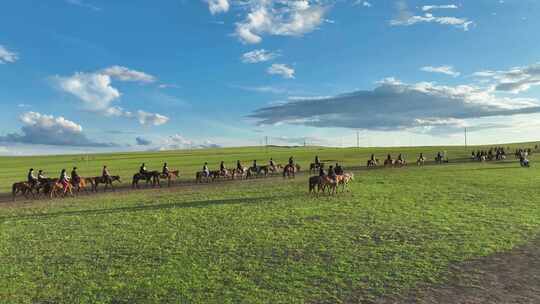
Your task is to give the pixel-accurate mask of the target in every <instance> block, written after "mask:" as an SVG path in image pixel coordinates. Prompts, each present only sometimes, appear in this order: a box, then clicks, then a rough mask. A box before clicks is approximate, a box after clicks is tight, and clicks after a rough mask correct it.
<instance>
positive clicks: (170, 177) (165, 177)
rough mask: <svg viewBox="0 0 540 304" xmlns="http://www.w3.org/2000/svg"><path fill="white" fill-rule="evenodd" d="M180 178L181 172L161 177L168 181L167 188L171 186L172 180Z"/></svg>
mask: <svg viewBox="0 0 540 304" xmlns="http://www.w3.org/2000/svg"><path fill="white" fill-rule="evenodd" d="M179 176H180V171H178V170H174V171H169V173H168V174H163V173H162V174H161V175H160V177H161V178H163V179H166V180H167V187H170V186H171V182H172V179H173V178H174V180H176V179H177V178H178V177H179Z"/></svg>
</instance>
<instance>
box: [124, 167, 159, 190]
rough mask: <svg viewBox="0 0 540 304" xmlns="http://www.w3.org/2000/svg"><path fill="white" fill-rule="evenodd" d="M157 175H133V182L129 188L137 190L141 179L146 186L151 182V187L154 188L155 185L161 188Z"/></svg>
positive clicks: (157, 173)
mask: <svg viewBox="0 0 540 304" xmlns="http://www.w3.org/2000/svg"><path fill="white" fill-rule="evenodd" d="M159 175H160V173H159V172H158V171H148V172H146V173H144V174H141V173H135V175H133V181H132V183H131V187H132V188H137V189H138V188H139V181H140V180H143V179H144V180H146V185H147V186H148V184H149V183H150V182H152V187H155V186H156V185H159V186H160V187H161V184H160V182H159Z"/></svg>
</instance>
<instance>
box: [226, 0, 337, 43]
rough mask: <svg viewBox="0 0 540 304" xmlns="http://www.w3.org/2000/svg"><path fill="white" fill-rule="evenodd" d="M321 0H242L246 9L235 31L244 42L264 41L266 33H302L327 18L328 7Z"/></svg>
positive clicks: (295, 34)
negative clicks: (263, 37)
mask: <svg viewBox="0 0 540 304" xmlns="http://www.w3.org/2000/svg"><path fill="white" fill-rule="evenodd" d="M321 3H322V1H320V0H298V1H283V0H251V1H243V2H241V1H239V6H240V8H241V9H242V10H243V11H245V12H246V15H245V17H244V20H242V21H240V22H237V23H236V30H235V34H236V36H237V37H238V38H239V39H240V41H242V42H244V43H251V44H254V43H260V42H261V41H262V36H263V35H276V36H302V35H304V34H306V33H309V32H312V31H313V30H315V29H316V28H317V27H318V26H319V25H320V24H321V23H323V22H324V20H325V19H324V16H325V14H326V11H327V9H326V7H325V6H323V5H322V4H321Z"/></svg>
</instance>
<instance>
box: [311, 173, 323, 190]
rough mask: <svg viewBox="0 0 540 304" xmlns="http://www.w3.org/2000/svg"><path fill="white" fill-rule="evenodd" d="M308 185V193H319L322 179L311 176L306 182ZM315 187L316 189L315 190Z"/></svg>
mask: <svg viewBox="0 0 540 304" xmlns="http://www.w3.org/2000/svg"><path fill="white" fill-rule="evenodd" d="M308 185H309V193H310V194H311V193H317V194H318V193H319V192H321V190H322V189H323V188H322V177H320V176H318V175H317V176H312V177H310V178H309V180H308ZM315 187H317V189H315Z"/></svg>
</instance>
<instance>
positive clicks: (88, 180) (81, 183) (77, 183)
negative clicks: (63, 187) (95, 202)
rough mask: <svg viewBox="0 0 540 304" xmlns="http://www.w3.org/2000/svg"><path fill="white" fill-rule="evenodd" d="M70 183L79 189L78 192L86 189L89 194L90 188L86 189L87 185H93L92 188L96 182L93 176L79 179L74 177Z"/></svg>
mask: <svg viewBox="0 0 540 304" xmlns="http://www.w3.org/2000/svg"><path fill="white" fill-rule="evenodd" d="M70 183H71V185H72V186H73V188H74V189H75V190H77V193H79V192H81V190H84V192H85V193H87V194H88V189H86V185H88V184H90V185H91V186H92V189H93V188H94V186H93V183H94V182H93V180H92V179H91V178H84V177H79V178H78V180H77V181H76V180H75V179H72V180H71V181H70Z"/></svg>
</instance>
